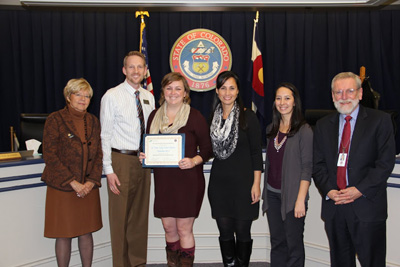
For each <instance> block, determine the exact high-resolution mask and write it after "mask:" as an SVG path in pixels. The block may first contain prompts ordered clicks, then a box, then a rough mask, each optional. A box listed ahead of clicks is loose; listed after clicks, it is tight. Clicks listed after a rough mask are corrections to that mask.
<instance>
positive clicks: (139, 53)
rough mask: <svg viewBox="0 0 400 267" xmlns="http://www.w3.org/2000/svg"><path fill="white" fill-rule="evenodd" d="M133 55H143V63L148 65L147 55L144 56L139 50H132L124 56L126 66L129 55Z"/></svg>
mask: <svg viewBox="0 0 400 267" xmlns="http://www.w3.org/2000/svg"><path fill="white" fill-rule="evenodd" d="M131 56H138V57H141V58H142V59H143V65H144V66H145V67H146V57H145V56H144V54H142V53H141V52H139V51H130V52H129V53H128V54H126V56H125V57H124V63H123V64H124V67H126V61H127V60H128V57H131Z"/></svg>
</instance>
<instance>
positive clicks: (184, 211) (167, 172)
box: [147, 108, 212, 218]
mask: <svg viewBox="0 0 400 267" xmlns="http://www.w3.org/2000/svg"><path fill="white" fill-rule="evenodd" d="M155 113H156V110H154V111H153V112H152V113H151V114H150V116H149V122H148V124H147V132H149V130H150V125H151V122H152V121H153V118H154V115H155ZM178 133H184V134H185V157H187V158H192V157H194V156H196V155H200V156H201V157H202V158H203V161H204V162H206V161H207V160H208V159H209V158H210V157H211V155H212V147H211V140H210V133H209V127H208V124H207V122H206V120H205V119H204V117H203V115H201V113H200V112H199V111H198V110H196V109H194V108H190V114H189V118H188V121H187V123H186V125H185V126H184V127H182V128H180V129H179V131H178ZM197 148H199V152H197ZM204 188H205V180H204V174H203V164H199V165H197V166H195V167H194V168H192V169H187V170H181V169H179V168H154V190H155V200H154V216H155V217H159V218H163V217H174V218H188V217H198V215H199V212H200V208H201V204H202V202H203V197H204Z"/></svg>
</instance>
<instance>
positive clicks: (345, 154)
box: [313, 72, 396, 267]
mask: <svg viewBox="0 0 400 267" xmlns="http://www.w3.org/2000/svg"><path fill="white" fill-rule="evenodd" d="M331 87H332V98H333V102H334V105H335V107H336V109H337V111H338V112H334V113H332V114H330V115H328V116H326V117H324V118H322V119H320V120H319V121H318V122H317V124H316V127H315V132H314V166H313V178H314V181H315V184H316V186H317V188H318V189H319V191H320V193H321V195H322V213H321V217H322V219H323V220H324V222H325V230H326V233H327V236H328V240H329V246H330V257H331V266H333V267H335V266H340V267H355V266H356V257H355V255H356V254H357V256H358V260H359V261H360V263H361V265H362V266H363V267H366V266H373V267H380V266H382V267H384V266H385V261H386V219H387V192H386V188H387V179H388V178H389V175H390V174H391V172H392V170H393V168H394V163H395V154H396V151H395V140H394V131H393V125H392V121H391V118H390V116H389V114H386V113H384V112H382V111H378V110H374V109H370V108H366V107H363V106H361V105H360V104H359V101H360V100H361V99H362V95H363V91H362V88H361V80H360V78H359V77H358V76H357V75H355V74H354V73H352V72H343V73H339V74H337V75H336V76H335V77H334V78H333V80H332V84H331Z"/></svg>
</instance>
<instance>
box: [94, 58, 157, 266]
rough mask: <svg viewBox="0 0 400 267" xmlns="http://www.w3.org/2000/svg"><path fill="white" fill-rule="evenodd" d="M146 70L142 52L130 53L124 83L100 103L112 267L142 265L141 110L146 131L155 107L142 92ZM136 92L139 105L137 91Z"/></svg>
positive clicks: (145, 184)
mask: <svg viewBox="0 0 400 267" xmlns="http://www.w3.org/2000/svg"><path fill="white" fill-rule="evenodd" d="M146 71H147V66H146V60H145V57H144V55H143V54H142V53H140V52H137V51H131V52H129V53H128V54H127V55H126V56H125V58H124V66H123V68H122V72H123V73H124V74H125V76H126V79H125V81H124V82H123V83H121V84H120V85H118V86H116V87H114V88H111V89H109V90H107V92H106V93H105V94H104V96H103V98H102V100H101V109H100V121H101V141H102V147H103V170H104V173H105V175H107V181H108V197H109V201H108V203H109V205H108V206H109V207H108V208H109V221H110V233H111V246H112V255H113V266H114V267H126V266H145V265H146V258H147V233H148V212H149V197H150V169H143V168H142V166H141V164H140V161H139V158H138V152H139V149H140V141H141V121H140V118H139V117H140V113H141V112H140V106H141V109H142V110H143V115H142V116H143V117H144V127H146V124H147V118H148V117H149V115H150V113H151V111H152V110H154V108H155V103H154V96H153V95H152V94H151V93H150V92H149V91H147V90H145V89H143V88H142V87H141V82H142V80H143V79H144V76H145V74H146ZM136 91H138V92H139V98H140V105H137V102H136V101H137V98H136V94H135V92H136Z"/></svg>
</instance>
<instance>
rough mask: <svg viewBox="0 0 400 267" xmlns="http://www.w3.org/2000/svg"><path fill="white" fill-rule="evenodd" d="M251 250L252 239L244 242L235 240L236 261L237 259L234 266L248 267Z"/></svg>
mask: <svg viewBox="0 0 400 267" xmlns="http://www.w3.org/2000/svg"><path fill="white" fill-rule="evenodd" d="M252 248H253V239H252V240H250V241H245V242H243V241H240V240H236V259H237V265H236V266H240V267H248V266H249V262H250V256H251V251H252Z"/></svg>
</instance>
